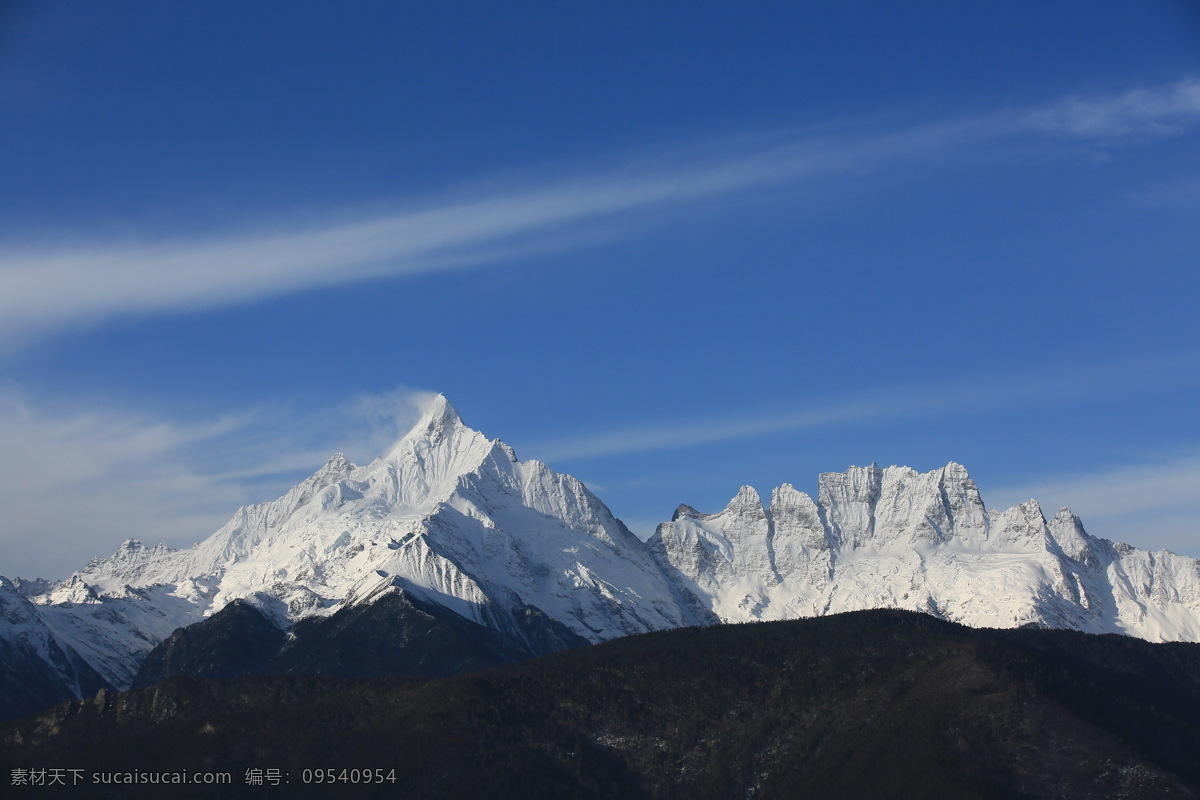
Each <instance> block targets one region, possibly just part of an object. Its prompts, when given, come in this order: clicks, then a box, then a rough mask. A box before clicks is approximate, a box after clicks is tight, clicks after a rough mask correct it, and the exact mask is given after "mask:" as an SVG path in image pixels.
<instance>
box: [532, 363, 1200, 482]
mask: <svg viewBox="0 0 1200 800" xmlns="http://www.w3.org/2000/svg"><path fill="white" fill-rule="evenodd" d="M1198 374H1200V358H1198V357H1197V356H1195V355H1190V354H1189V355H1180V356H1171V357H1163V358H1159V359H1150V360H1146V359H1139V360H1138V361H1136V362H1127V363H1112V364H1102V365H1097V366H1093V367H1088V368H1076V369H1072V370H1057V371H1054V372H1047V371H1043V372H1041V373H1036V372H1031V371H1023V372H1022V373H1021V374H1012V375H1007V376H998V375H970V376H963V377H961V378H960V379H956V380H953V381H944V382H938V383H929V384H924V385H922V386H919V387H914V386H880V387H877V388H875V389H872V390H870V391H867V392H860V393H858V394H854V395H848V396H842V397H836V398H830V399H827V400H826V401H825V402H823V403H820V404H816V405H811V406H807V407H800V408H797V409H795V410H792V411H787V412H773V413H762V412H757V413H755V412H750V411H747V410H742V411H740V412H738V413H736V414H730V415H728V416H713V417H706V418H702V419H693V420H675V421H656V422H654V423H652V424H647V425H631V426H628V427H622V428H618V429H614V430H609V431H604V432H600V433H594V434H589V435H584V436H572V437H565V438H560V439H555V440H547V441H543V442H533V443H530V444H527V445H524V446H523V447H522V452H528V453H529V454H530V455H532V456H534V457H536V458H539V459H543V460H546V461H550V462H555V461H570V460H583V459H590V458H599V457H603V456H612V455H624V454H630V453H645V452H653V451H662V450H673V449H679V448H686V447H696V446H700V445H706V444H713V443H716V442H725V441H734V440H738V439H745V438H750V437H753V436H760V435H763V434H768V433H778V432H782V431H802V430H808V429H816V428H826V427H832V426H837V425H843V424H850V423H856V422H876V421H878V422H885V421H893V420H900V419H907V418H915V417H922V416H928V415H933V414H936V415H947V414H950V415H957V416H971V415H978V414H986V413H992V412H996V411H1006V410H1012V409H1017V408H1021V407H1026V406H1045V405H1059V404H1071V403H1078V402H1080V401H1084V400H1094V399H1098V398H1106V399H1109V398H1114V397H1120V396H1137V395H1138V394H1141V393H1149V392H1153V391H1157V390H1161V389H1163V388H1166V387H1174V386H1194V385H1196V384H1197V383H1200V379H1198V378H1197V377H1195V376H1196V375H1198ZM1026 499H1027V498H1026Z"/></svg>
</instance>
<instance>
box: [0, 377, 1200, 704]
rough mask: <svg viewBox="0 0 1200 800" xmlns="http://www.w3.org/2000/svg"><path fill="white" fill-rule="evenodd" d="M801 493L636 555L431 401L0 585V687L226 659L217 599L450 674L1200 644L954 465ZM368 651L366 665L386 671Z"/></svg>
mask: <svg viewBox="0 0 1200 800" xmlns="http://www.w3.org/2000/svg"><path fill="white" fill-rule="evenodd" d="M819 486H820V489H819V492H818V495H817V499H816V500H814V499H812V498H811V497H810V496H809V495H807V494H805V493H803V492H799V491H797V490H796V489H794V488H793V487H792V486H790V485H788V484H784V485H783V486H781V487H779V488H778V489H776V490H775V491H774V492H773V493H772V496H771V499H770V504H769V507H764V505H763V503H762V502H761V500H760V498H759V496H758V495H757V493H756V492H755V491H754V490H753V489H751V488H749V487H743V488H742V490H741V491H740V492H739V493H738V494H737V496H736V497H735V498H734V499H733V500H732V501H731V502H730V503H729V505H728V507H727V508H725V510H723V511H721V512H720V513H717V514H701V513H699V512H697V511H696V510H694V509H692V508H690V507H688V506H680V507H679V509H678V510H677V511H676V513H675V516H674V518H673V519H672V520H671V521H670V522H666V523H663V524H662V525H660V526H659V528H658V530H657V532H656V533H655V535H654V536H653V537H652V538H651V540H650V541H649V542H642V541H640V540H639V539H637V538H636V537H635V536H634V535H633V534H632V533H631V532H630V531H629V530H628V529H627V528H626V527H625V525H624V524H622V523H621V522H620V521H619V520H617V519H616V518H614V517H613V515H612V514H611V512H610V511H609V510H608V509H607V508H606V507H605V505H604V504H603V503H602V502H601V501H600V500H599V499H598V498H596V497H595V496H594V495H593V494H592V493H591V492H590V491H589V490H588V489H587V488H586V487H585V486H584V485H583V484H582V483H581V482H580V481H578V480H576V479H575V478H572V477H570V476H568V475H562V474H559V473H557V472H554V471H553V470H552V469H550V468H549V467H547V466H546V465H545V464H542V463H541V462H538V461H520V460H519V459H518V458H517V457H516V454H515V453H514V452H513V450H512V448H510V447H508V446H507V445H505V444H504V443H502V442H500V441H499V440H493V439H488V438H487V437H486V436H484V435H483V434H481V433H479V432H478V431H475V430H472V429H471V428H468V427H467V426H466V425H464V424H463V422H462V420H461V419H460V418H459V416H458V414H457V413H456V412H455V411H454V409H453V408H452V407H451V406H450V405H449V403H448V402H446V400H445V399H444V398H442V397H438V398H437V399H436V400H435V401H433V403H432V404H431V405H430V407H429V408H428V409H427V410H426V413H425V414H424V416H423V417H422V418H421V420H420V421H419V422H418V423H417V424H416V425H415V426H414V427H413V429H412V430H411V431H410V432H409V433H408V434H407V435H405V436H404V437H403V438H401V439H400V440H399V441H398V442H396V443H395V445H394V446H392V448H391V449H390V450H389V451H388V452H387V453H386V454H385V455H383V456H381V457H380V458H377V459H376V460H375V461H373V462H372V463H370V464H368V465H366V466H355V465H353V464H351V463H349V462H348V461H347V460H346V459H345V458H344V457H343V456H341V455H335V456H333V458H331V459H330V460H329V462H328V463H327V464H326V465H325V466H324V467H322V468H321V469H320V470H318V471H317V472H316V473H315V474H314V475H313V476H312V477H310V478H308V479H307V480H305V481H303V482H302V483H300V484H299V485H297V486H296V487H295V488H293V489H292V490H291V491H289V492H288V493H287V494H285V495H284V496H283V497H280V498H279V499H277V500H274V501H271V502H267V503H262V504H260V505H255V506H248V507H245V508H242V509H240V510H239V511H238V512H237V513H236V514H235V515H234V517H233V519H231V520H230V521H229V523H228V524H226V525H225V526H224V527H223V528H221V529H220V530H218V531H217V532H216V533H214V534H213V535H212V536H210V537H209V538H208V539H206V540H204V541H203V542H201V543H199V544H197V545H195V546H193V547H191V548H188V549H185V550H172V549H171V548H168V547H165V546H162V545H159V546H157V547H146V546H144V545H142V544H140V543H138V542H136V541H129V542H126V543H125V544H124V545H122V546H121V547H120V548H119V549H118V550H117V552H116V553H114V554H113V555H112V556H110V557H108V558H105V559H101V560H94V561H92V562H91V563H90V564H88V565H87V566H86V567H85V568H84V569H82V570H81V571H79V572H77V573H75V574H74V575H72V576H71V577H70V578H68V579H67V580H63V581H58V582H48V581H21V580H15V581H12V582H8V581H5V580H3V579H0V645H2V646H3V647H4V648H5V651H4V652H5V654H6V658H5V662H4V669H5V671H6V673H5V674H6V680H7V681H9V682H13V683H14V685H15V683H19V682H21V681H24V682H25V683H27V684H28V685H30V686H33V685H35V684H37V685H42V684H39V683H38V679H37V678H36V675H37V674H38V672H39V670H40V671H41V672H45V673H46V674H47V675H50V676H52V678H53V680H52V681H51V682H50V683H52V684H53V685H52V686H50V684H45V686H43V688H45V687H46V686H49V687H50V688H45V691H44V692H43V694H44V697H45V698H46V703H47V704H49V703H50V702H54V701H55V700H57V699H65V697H66V696H72V695H73V696H82V695H84V694H86V693H88V692H89V691H93V690H94V689H95V688H96V686H98V685H101V684H107V685H110V686H113V687H116V688H126V687H128V686H130V684H131V683H132V681H133V680H134V677H135V675H136V674H137V673H138V670H139V668H140V667H141V666H142V665H143V664H144V663H146V661H147V654H148V653H150V651H151V650H152V649H155V648H156V647H157V646H159V645H160V643H164V642H166V640H167V639H168V637H171V640H172V641H170V642H166V644H164V646H166V645H167V644H169V645H170V648H169V650H170V653H168V654H167V655H164V656H162V657H156V658H155V659H154V665H155V667H154V668H155V669H156V670H159V672H156V673H155V674H166V673H162V671H163V670H166V671H167V672H169V671H170V670H171V669H172V668H174V665H175V664H177V663H178V661H173V660H172V659H175V658H177V657H181V656H180V655H179V654H184V655H186V654H189V653H190V654H196V653H201V654H203V653H205V652H207V648H209V644H208V643H210V642H218V643H224V644H222V645H221V646H227V645H228V644H229V643H230V642H232V641H241V640H240V639H237V637H236V636H234V637H233V638H230V637H231V636H232V634H230V633H229V631H231V630H233V628H229V629H217V630H216V632H213V630H212V629H211V628H210V630H209V632H208V633H206V634H205V635H203V636H197V637H192V638H191V639H190V640H187V641H185V640H182V639H179V638H178V636H172V633H173V632H174V631H176V630H177V629H186V630H192V628H191V627H189V626H193V625H194V624H195V623H198V622H204V624H205V626H210V625H211V624H216V623H218V622H219V620H220V619H224V620H232V621H235V622H236V625H237V626H240V627H238V628H237V630H238V631H241V633H239V634H237V635H238V636H243V637H244V636H250V637H251V638H254V634H253V633H249V634H247V633H246V631H251V632H252V631H254V630H257V629H258V628H256V626H257V625H258V623H257V622H255V621H254V619H251V618H248V617H247V616H246V614H244V613H241V612H238V613H236V614H232V615H229V614H226V615H223V616H222V615H219V614H218V612H221V611H222V610H223V609H225V608H227V607H229V606H230V604H231V603H233V602H234V601H242V603H241V605H242V606H245V607H248V608H252V609H256V610H257V611H256V612H255V613H256V614H258V615H261V616H263V617H265V618H266V619H268V620H270V621H271V622H272V623H274V625H275V626H276V627H278V628H283V629H290V630H291V631H292V632H293V635H292V638H293V639H294V638H295V637H296V636H298V635H299V634H298V633H296V632H297V631H301V632H308V633H306V634H305V635H309V636H318V635H319V636H332V635H339V636H340V635H343V634H344V633H345V631H347V630H350V629H351V628H353V629H354V630H355V631H356V633H354V636H356V637H358V638H357V639H356V640H355V641H359V642H363V641H366V638H367V636H368V635H367V634H364V633H363V631H364V630H365V629H366V628H370V627H371V626H374V625H388V624H389V620H390V619H391V620H395V622H396V624H397V625H400V626H401V627H403V628H404V630H405V631H406V633H404V634H403V635H402V636H398V637H397V638H395V639H394V640H387V641H383V640H384V639H386V637H382V638H381V642H383V644H385V645H387V646H392V645H391V644H388V643H387V642H388V641H390V642H392V644H395V646H406V645H404V643H406V642H413V641H421V642H430V641H434V640H440V641H443V642H444V641H449V640H450V639H454V640H455V641H458V642H465V641H467V640H471V639H472V638H475V639H479V638H480V637H482V638H483V639H487V640H488V641H487V645H486V647H485V648H484V649H485V650H486V652H484V651H482V650H479V651H476V650H471V651H470V652H467V650H462V649H460V650H458V651H455V652H454V653H452V654H448V655H447V654H445V653H443V656H444V658H442V660H441V661H438V663H455V664H470V663H482V662H481V661H480V660H481V659H483V660H484V661H486V660H487V659H489V658H500V659H501V660H503V659H506V658H507V659H509V660H512V659H513V658H517V657H525V656H527V655H532V654H537V653H542V652H548V651H551V650H555V649H560V648H563V647H567V646H571V645H573V644H581V643H585V642H599V641H603V640H606V639H611V638H615V637H618V636H625V635H628V634H633V633H641V632H647V631H652V630H659V629H664V628H673V627H679V626H685V625H698V624H713V623H716V622H722V621H724V622H735V621H747V620H756V619H764V620H765V619H782V618H794V617H807V616H817V615H822V614H828V613H834V612H838V611H849V610H857V609H866V608H879V607H887V608H905V609H914V610H920V611H926V612H929V613H932V614H936V615H938V616H941V617H944V618H946V619H949V620H953V621H957V622H962V623H966V624H969V625H974V626H989V627H1015V626H1019V625H1025V624H1036V625H1046V626H1051V627H1064V628H1076V629H1079V630H1084V631H1093V632H1120V633H1127V634H1130V635H1135V636H1140V637H1143V638H1147V639H1150V640H1154V641H1159V640H1186V641H1200V562H1198V561H1196V560H1195V559H1190V558H1185V557H1181V556H1177V555H1174V554H1171V553H1168V552H1165V551H1163V552H1158V553H1149V552H1146V551H1142V550H1137V549H1135V548H1132V547H1129V546H1127V545H1122V544H1113V543H1110V542H1107V541H1104V540H1100V539H1096V538H1094V537H1091V536H1089V535H1088V534H1087V533H1086V532H1085V531H1084V530H1083V527H1082V525H1081V524H1080V522H1079V520H1078V519H1077V518H1076V517H1074V516H1073V515H1071V514H1070V512H1068V511H1066V510H1065V509H1064V510H1063V511H1062V512H1059V514H1058V515H1056V516H1055V517H1054V518H1053V519H1051V520H1050V521H1049V522H1047V521H1046V520H1045V518H1044V517H1043V516H1042V513H1041V510H1040V509H1039V508H1038V506H1037V504H1036V503H1035V502H1033V501H1030V502H1028V503H1025V504H1023V505H1021V506H1018V507H1016V508H1011V509H1008V510H1007V511H1003V512H995V511H989V510H987V509H986V508H985V507H984V505H983V502H982V500H981V498H980V495H979V491H978V490H977V488H976V487H975V485H974V483H973V482H972V481H971V479H970V478H969V477H968V476H967V473H966V470H965V469H963V468H962V467H961V466H959V465H957V464H950V465H948V466H947V467H944V468H942V469H939V470H935V471H933V472H930V473H926V474H919V473H917V472H915V471H913V470H911V469H908V468H905V467H890V468H887V469H880V468H878V467H876V466H871V467H861V468H860V467H853V468H851V469H850V470H849V471H847V472H846V473H844V474H842V473H829V474H825V475H822V476H821V478H820V484H819ZM383 598H388V602H387V603H379V602H377V601H379V600H381V599H383ZM364 609H376V611H375V612H372V613H366V612H365V611H364ZM379 609H382V610H381V611H380V610H379ZM389 615H391V616H389ZM396 615H407V616H406V617H405V619H404V620H403V624H401V621H400V620H399V617H397V616H396ZM321 620H328V621H329V624H316V623H317V622H319V621H321ZM456 620H459V621H460V622H456ZM230 624H231V625H232V624H234V623H233V622H230ZM329 631H342V633H329ZM318 632H321V633H318ZM345 635H349V634H345ZM260 638H261V637H260ZM268 638H270V637H268ZM302 644H303V646H299V645H297V647H295V648H293V649H292V650H290V651H288V652H282V651H281V652H275V651H273V650H272V651H270V652H267V651H263V652H261V653H258V654H256V655H255V658H256V659H257V661H256V662H255V663H260V664H271V665H274V664H295V663H299V662H300V661H303V662H304V663H306V664H313V663H316V661H314V660H313V659H317V661H319V660H320V659H319V658H318V657H317V656H314V655H313V653H317V652H319V651H320V650H321V649H322V648H321V647H320V646H319V644H318V645H314V644H313V643H312V642H311V641H310V642H307V643H302ZM372 646H373V647H374V650H373V652H375V656H373V657H378V658H379V659H382V660H381V661H380V662H379V663H394V662H388V661H387V658H388V657H387V654H386V653H383V654H381V652H380V651H381V647H382V649H386V647H383V646H382V645H381V643H380V642H376V643H374V644H373V645H372ZM468 649H469V648H468ZM156 652H157V651H156ZM9 653H11V654H13V655H12V656H11V658H10V657H7V654H9ZM172 654H174V655H172ZM305 654H308V655H305ZM345 655H346V654H343V656H345ZM306 659H307V660H306ZM342 663H344V662H342ZM429 663H432V662H429ZM321 664H322V666H321V669H325V668H326V667H327V663H326V662H321ZM218 671H220V670H218ZM10 673H11V674H10ZM18 673H19V674H18ZM144 677H145V676H143V678H144Z"/></svg>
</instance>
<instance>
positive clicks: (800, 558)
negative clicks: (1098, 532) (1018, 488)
mask: <svg viewBox="0 0 1200 800" xmlns="http://www.w3.org/2000/svg"><path fill="white" fill-rule="evenodd" d="M649 545H650V548H651V549H652V551H653V552H654V554H655V557H656V558H657V559H658V561H659V563H660V564H662V565H663V568H664V570H666V571H668V572H669V573H670V574H672V575H673V576H674V577H675V579H676V580H677V581H678V582H679V583H680V584H681V585H682V586H683V587H685V588H686V589H688V590H690V591H691V592H693V593H694V594H695V595H696V596H698V597H702V598H705V600H706V601H707V603H708V605H709V607H710V608H711V609H712V610H713V612H714V613H716V614H717V616H719V617H720V618H721V620H722V621H724V622H743V621H750V620H759V619H762V620H766V619H795V618H798V617H812V616H821V615H824V614H829V613H836V612H840V611H855V610H860V609H867V608H903V609H909V610H913V611H924V612H927V613H930V614H933V615H935V616H938V617H941V618H943V619H948V620H952V621H955V622H960V623H963V624H966V625H971V626H974V627H996V628H1013V627H1020V626H1024V625H1033V626H1038V627H1051V628H1072V629H1076V630H1081V631H1086V632H1091V633H1124V634H1128V635H1131V636H1138V637H1140V638H1143V639H1148V640H1150V641H1193V642H1194V641H1200V562H1197V561H1196V559H1193V558H1187V557H1184V556H1178V555H1176V554H1174V553H1171V552H1168V551H1159V552H1157V553H1151V552H1148V551H1145V550H1139V549H1137V548H1134V547H1130V546H1129V545H1125V544H1120V543H1113V542H1109V541H1106V540H1104V539H1098V538H1096V537H1093V536H1090V535H1088V533H1087V532H1086V531H1084V529H1083V525H1082V524H1081V523H1080V521H1079V518H1078V517H1076V516H1075V515H1074V514H1072V513H1071V512H1070V511H1069V510H1068V509H1065V508H1064V509H1062V510H1060V511H1059V512H1058V513H1057V514H1055V515H1054V516H1053V517H1052V518H1051V519H1050V520H1049V521H1047V520H1046V519H1045V517H1044V516H1043V514H1042V510H1041V508H1040V507H1039V506H1038V504H1037V502H1036V501H1034V500H1030V501H1028V502H1026V503H1023V504H1021V505H1019V506H1016V507H1014V508H1010V509H1008V510H1006V511H990V510H988V509H987V508H985V507H984V504H983V500H982V499H981V497H980V494H979V490H978V488H977V487H976V486H975V483H974V482H973V481H972V480H971V478H970V477H969V476H968V475H967V471H966V469H965V468H963V467H962V466H961V465H959V464H955V463H951V464H949V465H947V466H945V467H943V468H941V469H937V470H934V471H932V472H928V473H924V474H921V473H918V472H916V471H915V470H912V469H909V468H908V467H889V468H887V469H881V468H880V467H878V466H876V465H874V464H873V465H871V466H869V467H851V468H850V470H848V471H847V472H845V473H826V474H824V475H822V476H821V477H820V481H819V491H818V494H817V498H816V500H814V499H813V498H811V497H810V496H809V495H807V494H805V493H804V492H799V491H797V490H796V489H795V488H793V487H792V486H791V485H790V484H786V483H785V484H784V485H782V486H780V487H779V488H778V489H776V490H775V491H774V492H772V495H771V501H770V505H769V507H764V505H763V504H762V502H761V501H760V499H759V496H758V493H757V492H755V491H754V489H752V488H750V487H749V486H743V487H742V489H741V491H740V492H738V494H737V496H736V497H734V498H733V500H731V501H730V502H729V505H728V506H726V508H725V509H724V510H723V511H721V512H719V513H716V514H701V513H699V512H697V511H696V510H694V509H692V508H690V507H688V506H680V507H679V509H678V510H677V511H676V512H675V515H674V517H673V519H672V520H671V521H670V522H666V523H663V524H662V525H660V526H659V527H658V530H657V531H656V533H655V534H654V536H653V538H652V539H651V540H650V542H649Z"/></svg>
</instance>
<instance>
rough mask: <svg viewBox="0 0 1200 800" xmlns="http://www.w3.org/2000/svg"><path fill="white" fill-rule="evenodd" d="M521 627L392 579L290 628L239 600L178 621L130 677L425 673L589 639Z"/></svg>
mask: <svg viewBox="0 0 1200 800" xmlns="http://www.w3.org/2000/svg"><path fill="white" fill-rule="evenodd" d="M521 619H522V620H523V622H524V624H523V630H521V631H517V632H516V634H515V635H505V634H502V633H500V632H498V631H496V630H493V629H491V628H485V627H484V626H482V625H479V624H477V623H474V622H471V621H470V620H468V619H466V618H464V617H462V616H460V615H458V614H455V613H454V612H452V611H449V610H448V609H446V608H444V607H442V606H439V605H436V604H433V603H425V602H422V601H420V600H418V599H417V598H415V597H413V596H412V595H411V594H409V593H408V592H405V591H403V590H402V589H398V588H393V589H391V590H390V591H389V592H388V593H387V594H385V595H384V596H382V597H380V598H379V599H377V600H375V601H374V602H372V603H368V604H363V605H357V606H350V607H348V608H344V609H342V610H340V611H338V612H337V613H335V614H333V615H332V616H329V617H313V618H309V619H305V620H301V621H300V622H298V623H296V625H295V626H293V627H292V629H291V631H290V632H288V633H285V632H284V631H282V630H280V629H279V628H277V627H276V626H275V625H274V624H273V623H272V622H271V621H270V620H268V618H267V617H266V616H265V615H264V614H263V613H262V612H261V611H259V610H258V609H257V608H255V607H254V606H252V605H250V604H249V603H245V602H242V601H237V602H234V603H231V604H230V605H228V606H226V607H225V608H224V609H222V610H221V611H220V612H218V613H217V614H214V615H213V616H212V617H211V618H209V619H207V620H205V621H204V622H201V623H197V624H195V625H191V626H189V627H186V628H180V629H179V630H177V631H175V633H173V634H171V636H170V637H168V638H167V639H166V640H165V641H163V642H162V643H161V644H159V645H158V646H157V647H155V648H154V650H152V651H151V652H150V654H149V656H147V658H146V661H145V663H144V664H143V665H142V667H141V669H140V670H139V671H138V674H137V677H136V678H135V680H134V687H135V688H145V687H147V686H151V685H153V684H155V683H158V682H159V681H161V680H162V679H164V678H166V677H168V676H172V675H186V676H192V677H197V678H221V679H224V678H235V677H239V676H241V675H284V674H298V675H330V676H336V677H344V678H375V677H384V676H390V675H407V676H415V677H423V678H432V677H441V676H446V675H458V674H460V673H463V672H474V671H478V670H483V669H487V668H489V667H495V666H499V665H501V664H509V663H512V662H515V661H521V660H523V659H527V658H530V657H532V656H537V655H544V654H545V653H548V652H552V651H554V650H559V649H562V648H565V647H573V646H578V645H581V644H586V642H585V641H584V640H582V639H581V638H579V637H577V636H574V635H573V634H572V633H571V632H570V631H569V630H568V629H567V628H566V627H565V626H563V625H561V624H559V623H556V622H554V621H552V620H548V619H546V617H545V615H544V614H539V613H538V612H537V611H536V609H525V612H524V614H523V615H521Z"/></svg>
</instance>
